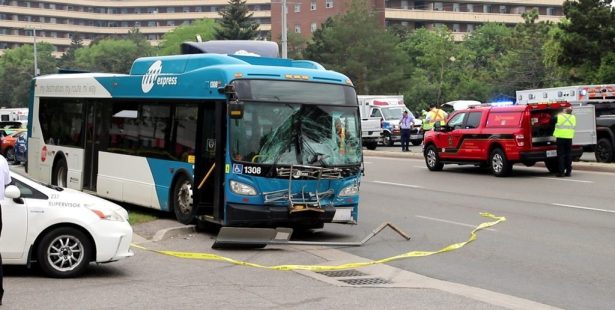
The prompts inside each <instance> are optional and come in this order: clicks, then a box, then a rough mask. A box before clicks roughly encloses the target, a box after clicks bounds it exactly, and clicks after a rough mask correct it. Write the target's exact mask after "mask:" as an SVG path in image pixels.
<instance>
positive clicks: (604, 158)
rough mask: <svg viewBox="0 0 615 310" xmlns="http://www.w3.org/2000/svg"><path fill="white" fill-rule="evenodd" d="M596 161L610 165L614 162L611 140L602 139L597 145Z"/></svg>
mask: <svg viewBox="0 0 615 310" xmlns="http://www.w3.org/2000/svg"><path fill="white" fill-rule="evenodd" d="M594 154H595V155H596V161H597V162H599V163H610V162H612V161H613V144H612V143H611V140H610V139H609V138H600V140H598V143H596V151H595V153H594Z"/></svg>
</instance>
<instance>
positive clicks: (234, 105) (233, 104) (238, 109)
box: [228, 100, 243, 119]
mask: <svg viewBox="0 0 615 310" xmlns="http://www.w3.org/2000/svg"><path fill="white" fill-rule="evenodd" d="M228 114H229V116H230V117H231V119H242V118H243V102H242V101H239V100H235V101H230V102H229V104H228Z"/></svg>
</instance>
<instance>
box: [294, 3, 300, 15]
mask: <svg viewBox="0 0 615 310" xmlns="http://www.w3.org/2000/svg"><path fill="white" fill-rule="evenodd" d="M299 12H301V3H296V4H295V13H299Z"/></svg>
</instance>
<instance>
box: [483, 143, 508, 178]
mask: <svg viewBox="0 0 615 310" xmlns="http://www.w3.org/2000/svg"><path fill="white" fill-rule="evenodd" d="M489 163H490V166H491V172H492V173H493V175H495V176H496V177H505V176H509V175H510V173H511V172H512V164H511V163H510V162H509V161H508V159H507V158H506V154H504V151H502V149H500V148H497V149H494V150H493V151H491V156H489Z"/></svg>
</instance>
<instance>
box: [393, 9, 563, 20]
mask: <svg viewBox="0 0 615 310" xmlns="http://www.w3.org/2000/svg"><path fill="white" fill-rule="evenodd" d="M384 14H385V15H384V16H385V17H384V18H385V19H387V20H395V21H422V22H437V23H447V22H449V23H473V24H482V23H487V22H495V23H503V24H519V23H523V18H522V17H521V15H520V14H498V13H476V12H450V11H425V10H403V9H386V10H385V12H384ZM562 18H564V16H550V15H540V16H539V17H538V21H539V22H540V21H551V22H554V23H558V22H559V21H560V19H562Z"/></svg>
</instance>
